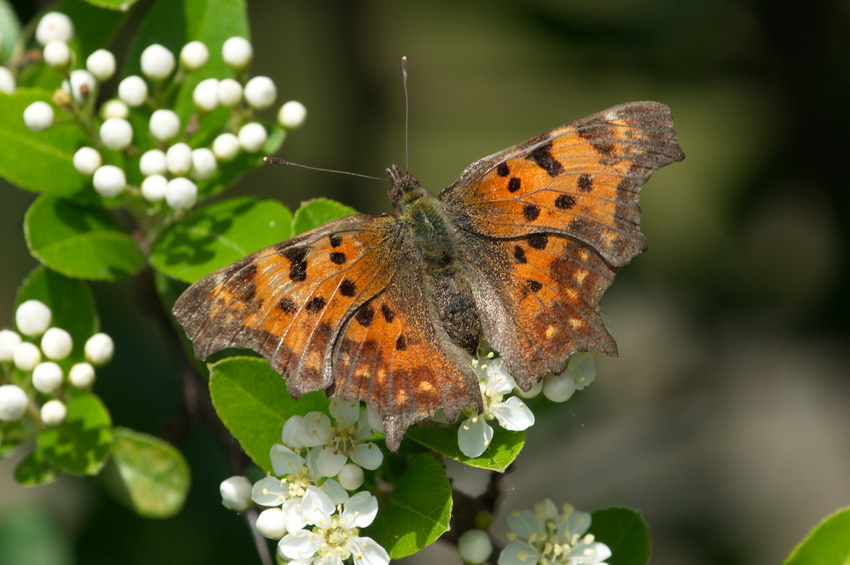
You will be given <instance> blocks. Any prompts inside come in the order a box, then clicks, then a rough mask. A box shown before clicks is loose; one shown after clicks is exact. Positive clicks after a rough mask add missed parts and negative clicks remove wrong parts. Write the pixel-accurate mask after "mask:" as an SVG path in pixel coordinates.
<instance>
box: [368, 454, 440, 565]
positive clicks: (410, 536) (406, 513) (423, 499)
mask: <svg viewBox="0 0 850 565" xmlns="http://www.w3.org/2000/svg"><path fill="white" fill-rule="evenodd" d="M451 515H452V488H451V485H450V484H449V479H448V477H447V476H446V470H445V469H444V468H443V465H442V464H441V463H440V462H439V461H437V460H436V459H434V457H432V456H431V455H429V454H422V455H418V456H416V457H414V458H413V459H411V460H410V464H409V466H408V468H407V469H406V470H405V471H404V472H403V473H402V474H401V475H400V476H399V477H398V479H397V482H396V483H395V488H394V489H393V491H392V493H391V494H390V495H389V497H388V498H382V499H379V510H378V516H377V517H376V518H375V521H374V522H373V523H372V525H371V526H369V527H368V528H366V529H365V530H364V535H367V536H369V537H371V538H372V539H374V540H375V541H377V542H378V543H379V544H381V545H382V546H383V547H384V548H385V549H386V550H387V551H388V552H389V554H390V557H392V558H393V559H401V558H402V557H406V556H408V555H412V554H414V553H416V552H417V551H419V550H421V549H422V548H423V547H426V546H428V545H430V544H432V543H434V542H435V541H437V539H438V538H439V537H440V536H441V535H443V534H444V533H445V532H446V531H447V530H448V529H449V520H450V519H451Z"/></svg>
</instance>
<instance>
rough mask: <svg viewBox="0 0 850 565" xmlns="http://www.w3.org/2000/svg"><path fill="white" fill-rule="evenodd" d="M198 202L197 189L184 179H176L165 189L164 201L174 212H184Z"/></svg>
mask: <svg viewBox="0 0 850 565" xmlns="http://www.w3.org/2000/svg"><path fill="white" fill-rule="evenodd" d="M197 200H198V187H197V186H195V183H193V182H192V181H190V180H189V179H187V178H186V177H176V178H173V179H171V180H170V181H168V185H167V186H166V187H165V201H166V202H168V205H169V206H171V207H172V208H174V209H175V210H186V209H188V208H191V207H192V206H194V205H195V202H196V201H197Z"/></svg>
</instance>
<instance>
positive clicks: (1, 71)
mask: <svg viewBox="0 0 850 565" xmlns="http://www.w3.org/2000/svg"><path fill="white" fill-rule="evenodd" d="M15 86H16V84H15V75H13V74H12V71H10V70H9V69H7V68H6V67H3V66H0V92H5V93H6V94H14V93H15Z"/></svg>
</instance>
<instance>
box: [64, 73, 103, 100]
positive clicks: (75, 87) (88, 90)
mask: <svg viewBox="0 0 850 565" xmlns="http://www.w3.org/2000/svg"><path fill="white" fill-rule="evenodd" d="M96 86H97V81H96V80H95V79H94V75H92V74H91V73H90V72H88V71H86V70H83V69H77V70H74V71H71V76H70V78H69V80H68V81H67V82H63V83H62V88H63V89H64V90H66V91H67V92H70V93H71V96H73V97H74V100H76V101H77V102H85V101H86V99H88V97H89V96H92V95H93V93H94V89H95V87H96Z"/></svg>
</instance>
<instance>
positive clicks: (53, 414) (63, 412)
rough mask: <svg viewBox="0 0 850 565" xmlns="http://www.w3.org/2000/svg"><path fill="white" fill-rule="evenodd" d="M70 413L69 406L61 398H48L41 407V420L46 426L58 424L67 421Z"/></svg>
mask: <svg viewBox="0 0 850 565" xmlns="http://www.w3.org/2000/svg"><path fill="white" fill-rule="evenodd" d="M67 415H68V408H67V407H66V406H65V404H63V403H62V401H61V400H57V399H55V398H54V399H53V400H48V401H47V402H45V403H44V406H42V407H41V421H42V422H44V425H45V426H58V425H59V424H61V423H62V422H64V421H65V417H66V416H67Z"/></svg>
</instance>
